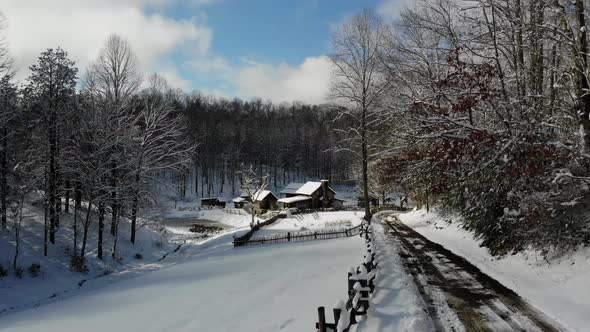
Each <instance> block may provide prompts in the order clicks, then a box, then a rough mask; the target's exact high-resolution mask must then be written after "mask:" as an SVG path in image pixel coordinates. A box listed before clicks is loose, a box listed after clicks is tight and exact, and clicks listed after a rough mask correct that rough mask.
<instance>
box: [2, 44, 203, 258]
mask: <svg viewBox="0 0 590 332" xmlns="http://www.w3.org/2000/svg"><path fill="white" fill-rule="evenodd" d="M0 66H1V67H0V74H1V75H2V76H1V78H0V98H1V99H0V107H1V113H0V114H1V116H0V134H1V137H0V139H1V146H0V147H1V149H0V171H1V173H0V204H1V209H0V211H1V228H2V230H4V229H6V228H7V227H8V220H12V221H14V223H13V224H14V236H15V240H16V241H15V242H16V248H17V251H16V255H15V258H14V268H15V269H16V264H17V257H18V248H19V245H20V238H19V230H20V225H21V223H22V219H23V206H24V202H25V198H28V197H31V198H32V199H33V200H35V199H36V198H35V197H40V199H38V200H39V202H38V203H39V205H40V206H42V207H43V210H44V211H45V212H44V213H45V223H46V225H45V236H44V241H43V246H44V253H45V255H47V253H48V246H49V245H51V244H55V242H56V233H57V232H58V230H59V228H60V217H61V216H63V215H64V214H65V213H73V228H74V232H73V234H74V238H73V243H72V247H73V248H74V252H75V253H74V255H73V258H72V262H73V265H74V266H75V267H77V268H82V267H83V266H84V258H85V254H86V245H87V240H88V231H89V229H90V225H91V223H94V222H96V221H95V218H97V219H98V220H97V222H98V230H97V231H98V236H97V237H98V250H97V256H98V258H102V257H103V255H104V253H105V251H106V250H107V249H106V248H104V246H103V242H104V235H105V234H104V233H105V231H106V230H107V229H108V230H109V234H110V236H111V237H112V241H110V243H112V248H110V252H111V255H112V256H113V257H115V256H116V253H117V243H118V235H117V234H118V227H119V221H120V219H121V218H122V217H125V218H129V219H130V221H131V223H130V225H131V231H130V238H129V241H131V242H132V243H134V242H135V240H136V232H137V229H138V227H139V225H138V211H139V209H140V208H141V207H142V206H144V205H145V204H148V203H150V202H151V201H153V199H152V198H153V193H152V192H151V190H150V182H151V181H152V178H153V177H154V175H155V174H157V173H158V172H159V171H161V170H173V171H174V170H175V171H178V172H181V171H182V170H184V169H185V168H186V167H187V165H188V164H189V163H190V162H191V158H192V157H193V154H194V144H193V143H192V142H191V141H190V140H188V139H186V137H187V127H186V121H185V120H183V116H182V114H181V112H180V111H179V110H178V108H177V107H175V104H176V103H177V100H178V96H177V94H176V93H175V92H173V91H172V90H171V89H170V88H169V87H168V86H167V84H166V82H165V81H164V80H163V79H162V78H161V77H159V76H158V75H153V76H150V77H149V78H148V79H147V80H146V81H145V83H143V85H142V82H143V79H142V75H141V73H140V72H139V70H138V65H137V60H136V58H135V56H134V55H133V52H132V50H131V49H130V47H129V44H128V43H127V41H126V40H124V39H122V38H120V37H118V36H116V35H113V36H111V37H109V39H108V41H107V42H106V44H105V45H104V48H103V49H102V51H101V53H100V56H99V57H98V58H97V59H96V60H95V61H94V63H93V64H92V65H90V66H89V67H88V69H87V72H86V73H85V74H84V77H83V79H82V80H81V81H79V80H78V69H77V68H76V66H75V63H74V62H73V61H72V60H70V59H69V58H68V54H67V53H66V52H65V51H64V50H62V49H60V48H57V49H48V50H47V51H45V52H43V53H42V54H41V55H40V56H39V59H38V62H37V63H36V64H34V65H32V66H31V67H30V70H31V74H30V76H29V78H28V79H27V80H26V83H25V84H24V86H22V87H17V86H16V85H15V84H14V83H12V82H11V81H12V78H13V76H14V67H13V63H12V59H11V58H10V56H9V53H8V49H7V47H6V45H2V47H1V48H0ZM140 86H145V87H146V88H142V89H140ZM107 216H110V220H107Z"/></svg>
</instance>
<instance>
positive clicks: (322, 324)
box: [318, 307, 326, 332]
mask: <svg viewBox="0 0 590 332" xmlns="http://www.w3.org/2000/svg"><path fill="white" fill-rule="evenodd" d="M318 331H319V332H326V312H325V308H324V307H318Z"/></svg>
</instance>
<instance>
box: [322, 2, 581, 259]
mask: <svg viewBox="0 0 590 332" xmlns="http://www.w3.org/2000/svg"><path fill="white" fill-rule="evenodd" d="M586 6H587V4H586V2H585V1H583V0H555V1H538V0H508V1H495V0H473V1H460V0H417V1H415V2H413V3H412V4H411V6H410V7H409V8H408V9H406V10H404V11H402V12H401V13H400V15H399V18H398V19H397V20H395V21H394V22H382V21H380V20H379V19H378V18H376V17H375V16H374V15H373V14H372V13H370V12H367V11H366V12H363V13H361V14H359V15H357V16H356V17H354V18H352V19H350V20H349V21H347V22H345V23H344V24H343V26H342V27H341V28H340V29H339V30H337V32H336V33H335V35H334V38H333V39H334V44H335V55H334V57H333V62H334V64H335V65H336V74H337V75H335V77H334V82H333V85H334V92H335V96H336V97H340V98H348V101H349V102H350V103H351V104H352V105H353V106H354V107H350V110H349V111H347V112H343V113H342V114H343V116H351V117H353V118H355V119H356V121H357V122H358V126H356V127H353V128H351V129H350V131H351V135H349V137H350V140H356V143H355V144H354V145H353V146H354V148H355V149H354V153H356V154H358V155H359V158H360V159H361V160H362V162H363V164H364V165H366V166H365V170H364V172H363V173H365V175H364V179H365V181H364V182H365V183H367V182H370V181H367V175H366V174H369V176H370V175H371V174H372V175H373V178H374V179H377V180H378V181H376V182H377V183H376V185H375V186H377V187H380V188H393V189H397V190H400V191H403V192H407V193H411V194H412V196H413V197H414V199H415V201H416V202H417V203H418V204H419V205H427V206H428V205H430V204H436V205H437V206H438V207H439V208H441V209H442V210H443V211H446V212H452V213H455V214H457V213H458V214H460V215H461V216H462V223H463V225H464V226H465V227H466V228H467V229H469V230H471V231H473V232H474V233H475V234H476V235H477V236H478V237H480V238H481V239H483V244H484V245H485V246H487V247H488V248H490V251H491V252H492V253H494V254H504V253H507V252H510V251H514V250H522V249H525V248H533V249H537V250H540V251H541V252H543V253H545V254H546V253H549V252H551V251H552V250H555V249H561V250H569V249H574V248H576V247H578V246H579V245H588V244H590V219H589V217H590V216H589V215H588V212H587V211H588V202H589V201H590V200H589V199H590V187H589V186H588V182H589V180H590V177H589V174H590V168H589V167H590V163H589V154H588V150H589V149H590V148H589V147H590V93H589V86H590V84H589V77H588V73H589V68H588V66H589V64H588V55H587V53H588V34H587V28H588V27H587V18H586V15H587V13H588V8H586ZM371 117H374V119H375V120H372V118H371ZM377 119H378V120H377ZM373 137H375V138H374V139H373ZM372 151H374V152H372ZM369 189H370V188H369ZM366 192H367V189H365V195H366Z"/></svg>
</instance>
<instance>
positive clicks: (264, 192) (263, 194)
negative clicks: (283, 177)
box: [253, 190, 276, 201]
mask: <svg viewBox="0 0 590 332" xmlns="http://www.w3.org/2000/svg"><path fill="white" fill-rule="evenodd" d="M268 195H272V196H273V197H275V198H276V196H275V195H274V194H273V193H272V192H271V191H270V190H258V191H257V192H255V193H254V195H253V196H254V200H255V201H262V200H264V199H265V198H266V197H267V196H268Z"/></svg>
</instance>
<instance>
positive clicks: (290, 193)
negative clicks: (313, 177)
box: [277, 180, 341, 209]
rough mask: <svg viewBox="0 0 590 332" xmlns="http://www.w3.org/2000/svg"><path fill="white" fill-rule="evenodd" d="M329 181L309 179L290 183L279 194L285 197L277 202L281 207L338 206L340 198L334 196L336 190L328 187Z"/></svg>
mask: <svg viewBox="0 0 590 332" xmlns="http://www.w3.org/2000/svg"><path fill="white" fill-rule="evenodd" d="M329 184H330V181H328V180H322V181H319V182H314V181H309V182H306V183H290V184H289V185H288V186H287V187H285V189H283V190H282V191H281V194H283V195H285V196H286V197H284V198H281V199H279V200H278V201H277V202H278V203H279V206H281V207H283V208H293V207H295V208H298V209H319V208H332V207H340V206H341V204H340V203H341V200H338V199H336V198H335V197H334V196H335V195H336V192H335V191H334V189H332V188H330V185H329Z"/></svg>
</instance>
